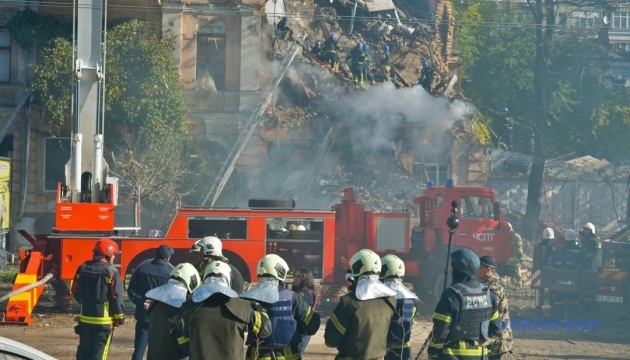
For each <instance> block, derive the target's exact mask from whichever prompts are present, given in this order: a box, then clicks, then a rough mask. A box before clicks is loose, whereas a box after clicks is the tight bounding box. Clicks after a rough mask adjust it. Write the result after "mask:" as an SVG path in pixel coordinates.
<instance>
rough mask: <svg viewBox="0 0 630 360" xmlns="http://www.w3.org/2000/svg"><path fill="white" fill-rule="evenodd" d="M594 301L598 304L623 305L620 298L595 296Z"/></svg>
mask: <svg viewBox="0 0 630 360" xmlns="http://www.w3.org/2000/svg"><path fill="white" fill-rule="evenodd" d="M595 300H597V301H599V302H607V303H617V304H623V297H622V296H608V295H597V296H596V297H595Z"/></svg>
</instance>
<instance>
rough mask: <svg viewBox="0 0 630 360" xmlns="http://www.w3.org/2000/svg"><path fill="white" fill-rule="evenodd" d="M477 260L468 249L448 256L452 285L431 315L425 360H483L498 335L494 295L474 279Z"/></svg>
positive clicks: (477, 268)
mask: <svg viewBox="0 0 630 360" xmlns="http://www.w3.org/2000/svg"><path fill="white" fill-rule="evenodd" d="M479 265H480V261H479V257H478V256H477V255H476V254H475V253H474V252H473V251H472V250H469V249H460V250H456V251H453V252H452V253H451V268H452V276H453V282H452V283H451V286H450V287H449V288H447V289H446V290H445V291H444V292H443V293H442V296H441V298H440V300H439V302H438V304H437V306H436V308H435V313H434V314H433V332H432V337H431V341H430V343H429V350H428V353H429V359H439V360H453V359H473V358H475V359H485V358H486V355H487V348H486V346H487V345H488V344H489V342H491V341H492V340H493V338H494V337H495V336H497V335H498V332H499V327H498V326H499V324H498V319H499V311H498V306H497V299H496V295H495V294H494V291H492V289H490V288H489V287H488V286H487V285H485V284H482V283H480V282H479V281H478V280H477V278H476V275H477V271H478V270H479Z"/></svg>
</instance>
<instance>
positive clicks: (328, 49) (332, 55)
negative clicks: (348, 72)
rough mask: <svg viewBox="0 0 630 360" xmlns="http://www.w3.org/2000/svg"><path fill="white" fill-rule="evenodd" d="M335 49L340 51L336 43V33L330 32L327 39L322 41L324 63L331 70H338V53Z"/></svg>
mask: <svg viewBox="0 0 630 360" xmlns="http://www.w3.org/2000/svg"><path fill="white" fill-rule="evenodd" d="M337 51H341V47H340V46H339V44H338V43H337V35H335V34H330V36H329V37H328V39H326V41H324V59H325V61H326V64H328V66H330V67H331V68H332V69H333V70H335V71H337V70H339V55H337Z"/></svg>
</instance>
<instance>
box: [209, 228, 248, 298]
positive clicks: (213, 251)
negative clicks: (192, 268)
mask: <svg viewBox="0 0 630 360" xmlns="http://www.w3.org/2000/svg"><path fill="white" fill-rule="evenodd" d="M199 241H200V244H201V248H202V250H203V256H204V258H203V260H202V261H201V263H200V264H198V265H197V269H198V270H199V276H201V278H203V277H204V276H203V275H204V273H203V272H204V271H205V269H206V266H208V264H209V263H211V262H212V261H215V260H219V261H223V262H224V263H226V264H228V266H229V267H230V270H231V271H230V274H231V276H232V279H231V286H232V289H233V290H234V291H236V293H237V294H239V295H240V294H242V293H243V288H244V280H243V275H241V272H240V271H238V269H237V268H235V267H234V266H232V265H231V264H229V263H228V261H229V260H228V258H226V257H225V256H223V252H222V249H223V244H222V243H221V240H220V239H219V238H218V237H215V236H206V237H205V238H203V239H201V240H199Z"/></svg>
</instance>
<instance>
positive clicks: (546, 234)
mask: <svg viewBox="0 0 630 360" xmlns="http://www.w3.org/2000/svg"><path fill="white" fill-rule="evenodd" d="M554 236H555V234H554V233H553V229H552V228H546V229H545V230H543V239H553V238H554Z"/></svg>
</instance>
